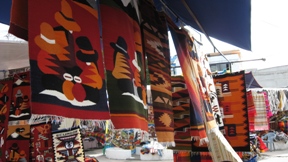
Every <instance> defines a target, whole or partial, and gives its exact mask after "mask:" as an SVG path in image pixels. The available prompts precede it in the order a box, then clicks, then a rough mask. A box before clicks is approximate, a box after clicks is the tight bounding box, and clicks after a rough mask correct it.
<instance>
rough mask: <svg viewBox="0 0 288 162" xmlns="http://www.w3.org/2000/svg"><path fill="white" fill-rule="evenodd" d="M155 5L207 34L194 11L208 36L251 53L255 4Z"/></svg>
mask: <svg viewBox="0 0 288 162" xmlns="http://www.w3.org/2000/svg"><path fill="white" fill-rule="evenodd" d="M11 3H12V0H1V2H0V22H1V23H4V24H7V25H8V24H9V21H10V8H11ZM154 3H155V6H156V8H158V9H164V8H166V10H167V8H169V10H171V13H173V14H171V16H172V19H173V20H174V22H175V23H177V22H180V21H183V22H184V23H185V24H187V25H190V26H191V27H193V28H194V29H196V30H198V31H200V32H203V31H202V30H201V29H200V27H199V24H197V22H196V21H195V19H194V18H193V16H191V12H190V11H192V13H193V14H194V15H195V16H196V18H197V20H198V22H199V23H200V24H201V26H202V27H203V29H204V30H205V32H206V33H207V35H209V36H211V37H213V38H216V39H218V40H221V41H223V42H226V43H229V44H232V45H234V46H237V47H239V48H242V49H246V50H250V51H251V38H250V35H251V34H250V33H251V32H250V26H251V21H250V20H251V0H233V1H232V0H217V1H216V0H154ZM163 4H164V5H163ZM185 4H187V6H186V5H185ZM175 15H176V16H175Z"/></svg>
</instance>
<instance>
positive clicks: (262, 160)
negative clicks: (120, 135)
mask: <svg viewBox="0 0 288 162" xmlns="http://www.w3.org/2000/svg"><path fill="white" fill-rule="evenodd" d="M86 155H89V156H93V157H96V158H97V159H98V160H99V162H131V161H133V162H141V160H140V156H137V155H136V156H133V158H131V159H129V160H128V159H127V160H113V159H108V158H106V156H105V155H103V149H95V150H89V151H86ZM115 156H117V155H115ZM142 162H143V160H142ZM149 162H159V161H149ZM161 162H173V160H161ZM258 162H288V150H287V149H285V150H276V151H267V152H264V153H261V157H259V158H258Z"/></svg>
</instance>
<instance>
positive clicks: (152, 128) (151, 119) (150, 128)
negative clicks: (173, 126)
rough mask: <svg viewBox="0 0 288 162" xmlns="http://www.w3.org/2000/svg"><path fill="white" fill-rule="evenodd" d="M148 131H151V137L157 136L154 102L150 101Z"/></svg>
mask: <svg viewBox="0 0 288 162" xmlns="http://www.w3.org/2000/svg"><path fill="white" fill-rule="evenodd" d="M147 94H148V93H147ZM148 96H149V95H148ZM148 133H149V138H156V137H157V135H156V130H155V123H154V110H153V105H152V103H148Z"/></svg>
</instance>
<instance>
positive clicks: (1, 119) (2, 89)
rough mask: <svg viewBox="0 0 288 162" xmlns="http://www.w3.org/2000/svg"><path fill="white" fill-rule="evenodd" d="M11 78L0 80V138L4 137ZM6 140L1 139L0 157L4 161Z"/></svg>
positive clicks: (8, 108)
mask: <svg viewBox="0 0 288 162" xmlns="http://www.w3.org/2000/svg"><path fill="white" fill-rule="evenodd" d="M12 84H13V80H11V79H10V80H6V81H5V80H2V81H0V139H6V136H7V129H8V118H9V110H10V103H11V96H12V95H11V94H12ZM5 146H6V141H5V140H3V143H2V141H1V145H0V148H1V149H0V151H1V152H0V159H1V161H5Z"/></svg>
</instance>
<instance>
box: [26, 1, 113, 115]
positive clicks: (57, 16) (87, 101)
mask: <svg viewBox="0 0 288 162" xmlns="http://www.w3.org/2000/svg"><path fill="white" fill-rule="evenodd" d="M95 5H96V2H95V4H90V3H89V2H88V1H86V0H83V1H77V0H76V1H73V0H52V1H51V0H42V1H37V0H29V1H28V8H29V12H28V31H29V32H28V33H29V36H28V38H29V39H28V41H29V59H30V68H31V85H32V86H31V90H32V96H31V98H32V101H31V105H32V107H33V109H32V113H33V114H35V115H56V116H63V117H68V118H79V119H92V120H107V119H110V114H109V110H108V106H107V95H106V85H105V84H106V82H105V75H104V65H103V58H102V51H101V45H100V30H99V25H98V20H99V18H98V11H97V9H96V7H95Z"/></svg>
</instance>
